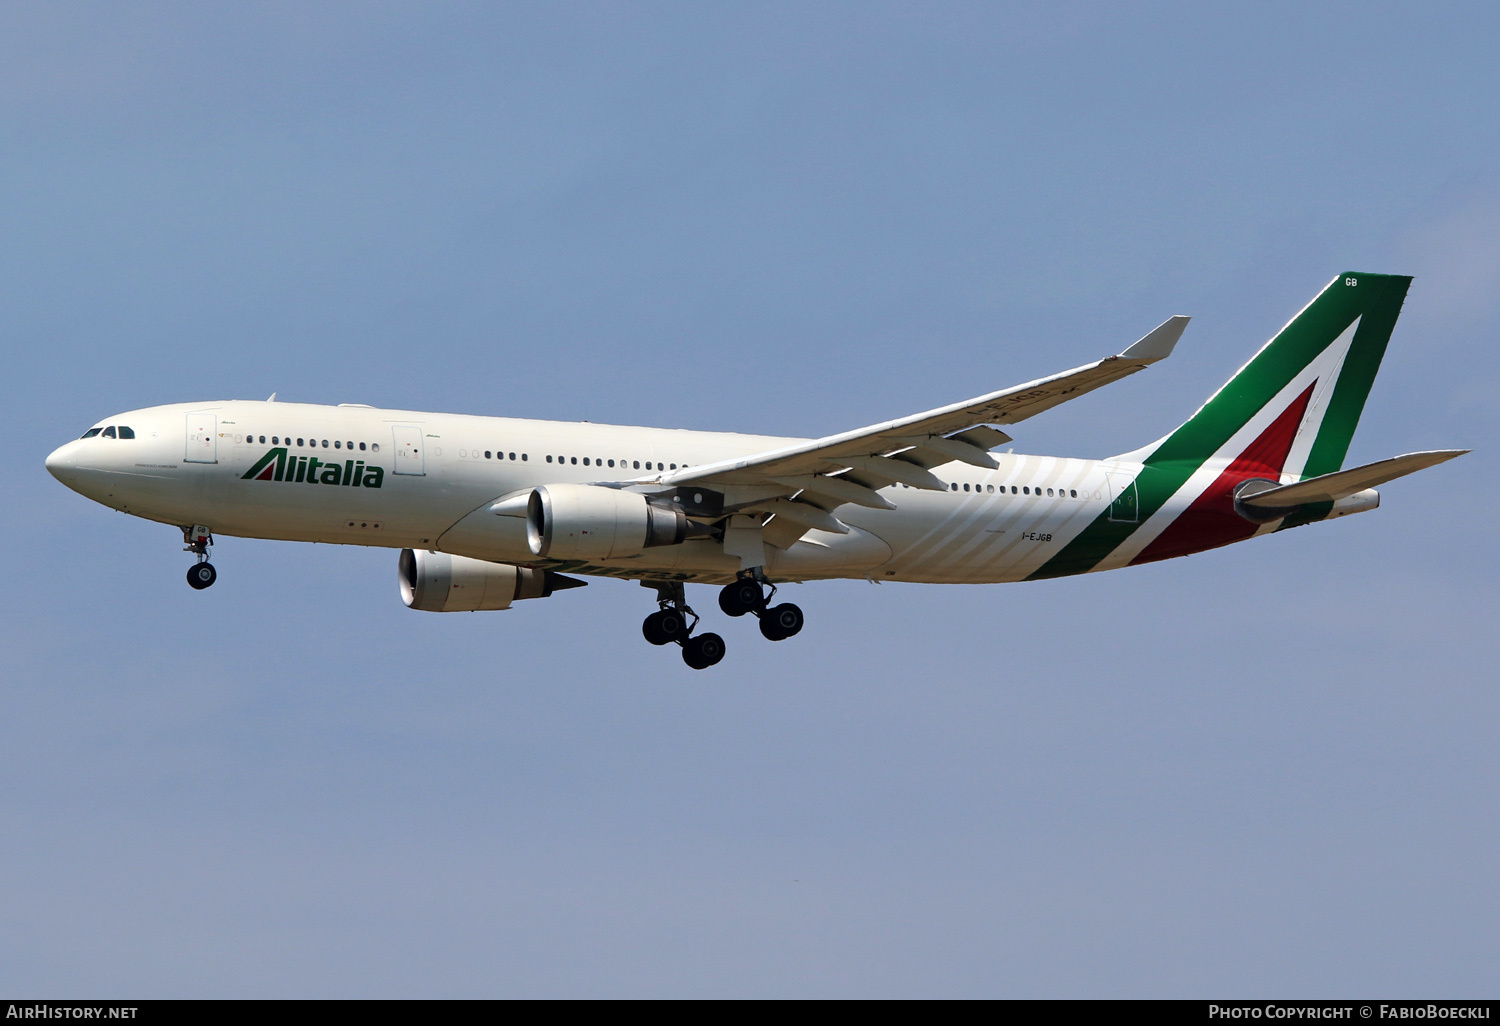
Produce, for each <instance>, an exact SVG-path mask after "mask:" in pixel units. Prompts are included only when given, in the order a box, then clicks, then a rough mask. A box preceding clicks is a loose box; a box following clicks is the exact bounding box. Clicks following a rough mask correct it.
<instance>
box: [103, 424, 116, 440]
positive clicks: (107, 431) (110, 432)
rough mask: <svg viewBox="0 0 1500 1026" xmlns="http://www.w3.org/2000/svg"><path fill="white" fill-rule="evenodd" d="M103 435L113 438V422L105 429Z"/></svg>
mask: <svg viewBox="0 0 1500 1026" xmlns="http://www.w3.org/2000/svg"><path fill="white" fill-rule="evenodd" d="M103 437H105V438H113V437H115V427H114V425H113V424H111V425H110V426H109V427H107V428H105V429H104V432H103Z"/></svg>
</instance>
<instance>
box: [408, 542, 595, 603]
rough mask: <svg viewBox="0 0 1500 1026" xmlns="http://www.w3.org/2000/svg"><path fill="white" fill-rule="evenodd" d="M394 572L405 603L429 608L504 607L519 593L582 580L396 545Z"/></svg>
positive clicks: (538, 593) (542, 593)
mask: <svg viewBox="0 0 1500 1026" xmlns="http://www.w3.org/2000/svg"><path fill="white" fill-rule="evenodd" d="M400 578H401V601H402V602H405V603H406V605H407V608H408V609H423V610H426V611H427V612H429V613H472V612H474V611H476V610H480V609H509V608H510V604H511V603H512V602H516V601H519V600H520V599H529V598H546V597H547V596H548V595H551V594H552V593H553V592H554V591H560V590H562V589H564V588H577V587H581V586H582V585H584V584H585V583H587V582H585V581H580V580H577V579H576V578H573V577H564V576H563V575H562V574H558V573H553V572H552V571H550V570H531V569H528V568H527V567H524V566H512V565H511V564H509V563H488V562H486V561H484V560H482V559H470V558H469V557H467V556H454V555H450V554H449V553H446V552H428V551H426V550H422V549H419V550H416V551H413V550H411V549H402V550H401V564H400Z"/></svg>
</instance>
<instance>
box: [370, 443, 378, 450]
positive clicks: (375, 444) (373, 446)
mask: <svg viewBox="0 0 1500 1026" xmlns="http://www.w3.org/2000/svg"><path fill="white" fill-rule="evenodd" d="M370 451H371V452H379V451H380V443H379V442H371V443H370Z"/></svg>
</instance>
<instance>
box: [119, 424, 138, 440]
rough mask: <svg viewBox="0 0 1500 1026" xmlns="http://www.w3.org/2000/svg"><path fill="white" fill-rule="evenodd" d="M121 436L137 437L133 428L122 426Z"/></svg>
mask: <svg viewBox="0 0 1500 1026" xmlns="http://www.w3.org/2000/svg"><path fill="white" fill-rule="evenodd" d="M120 437H121V438H134V437H135V430H134V429H133V428H128V427H124V426H121V428H120Z"/></svg>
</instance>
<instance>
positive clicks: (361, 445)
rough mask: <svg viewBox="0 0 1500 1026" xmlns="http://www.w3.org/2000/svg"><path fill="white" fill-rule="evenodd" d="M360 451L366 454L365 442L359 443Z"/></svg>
mask: <svg viewBox="0 0 1500 1026" xmlns="http://www.w3.org/2000/svg"><path fill="white" fill-rule="evenodd" d="M359 451H360V452H364V451H365V443H364V442H360V443H359Z"/></svg>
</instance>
